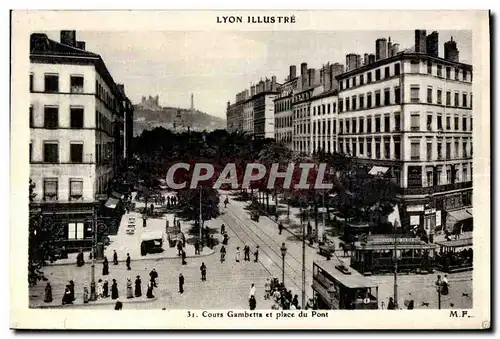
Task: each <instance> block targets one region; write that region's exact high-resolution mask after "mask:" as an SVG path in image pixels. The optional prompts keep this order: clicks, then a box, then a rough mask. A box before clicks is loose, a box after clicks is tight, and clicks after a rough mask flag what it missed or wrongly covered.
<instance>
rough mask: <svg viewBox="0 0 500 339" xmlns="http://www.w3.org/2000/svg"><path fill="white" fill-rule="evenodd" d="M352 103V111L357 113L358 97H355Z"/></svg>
mask: <svg viewBox="0 0 500 339" xmlns="http://www.w3.org/2000/svg"><path fill="white" fill-rule="evenodd" d="M351 101H352V110H353V111H355V110H356V97H355V96H353V97H352V98H351Z"/></svg>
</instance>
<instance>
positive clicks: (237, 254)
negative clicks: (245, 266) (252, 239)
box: [236, 247, 240, 262]
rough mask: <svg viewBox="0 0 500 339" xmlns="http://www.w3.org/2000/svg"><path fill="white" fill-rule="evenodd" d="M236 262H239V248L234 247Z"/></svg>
mask: <svg viewBox="0 0 500 339" xmlns="http://www.w3.org/2000/svg"><path fill="white" fill-rule="evenodd" d="M236 262H240V248H239V247H236Z"/></svg>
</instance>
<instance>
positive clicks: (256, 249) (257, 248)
mask: <svg viewBox="0 0 500 339" xmlns="http://www.w3.org/2000/svg"><path fill="white" fill-rule="evenodd" d="M253 255H254V257H255V259H254V261H253V262H259V246H257V247H256V248H255V252H254V253H253Z"/></svg>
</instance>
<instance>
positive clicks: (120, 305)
mask: <svg viewBox="0 0 500 339" xmlns="http://www.w3.org/2000/svg"><path fill="white" fill-rule="evenodd" d="M122 309H123V303H122V302H121V301H120V300H117V301H116V303H115V311H121V310H122Z"/></svg>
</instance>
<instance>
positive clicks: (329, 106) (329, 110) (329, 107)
mask: <svg viewBox="0 0 500 339" xmlns="http://www.w3.org/2000/svg"><path fill="white" fill-rule="evenodd" d="M327 107H328V114H330V113H331V107H332V106H331V105H330V104H328V106H327Z"/></svg>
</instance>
